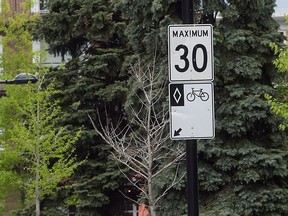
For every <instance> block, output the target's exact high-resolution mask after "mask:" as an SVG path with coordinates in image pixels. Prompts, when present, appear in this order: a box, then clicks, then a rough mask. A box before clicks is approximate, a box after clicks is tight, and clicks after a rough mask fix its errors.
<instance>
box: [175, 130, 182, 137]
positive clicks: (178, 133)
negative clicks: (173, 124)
mask: <svg viewBox="0 0 288 216" xmlns="http://www.w3.org/2000/svg"><path fill="white" fill-rule="evenodd" d="M181 131H182V128H179V129H178V130H177V131H176V130H175V131H174V136H180V132H181Z"/></svg>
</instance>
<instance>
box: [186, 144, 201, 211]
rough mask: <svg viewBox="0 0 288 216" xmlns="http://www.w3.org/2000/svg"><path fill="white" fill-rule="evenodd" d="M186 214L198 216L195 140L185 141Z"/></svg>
mask: <svg viewBox="0 0 288 216" xmlns="http://www.w3.org/2000/svg"><path fill="white" fill-rule="evenodd" d="M186 163H187V191H188V216H199V204H198V200H199V189H198V153H197V141H196V140H187V141H186Z"/></svg>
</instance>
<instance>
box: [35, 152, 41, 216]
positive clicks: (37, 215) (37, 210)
mask: <svg viewBox="0 0 288 216" xmlns="http://www.w3.org/2000/svg"><path fill="white" fill-rule="evenodd" d="M37 150H38V151H37V156H36V157H37V159H36V162H37V168H36V177H35V178H36V186H35V216H40V197H39V186H38V182H39V164H40V158H39V157H40V155H39V149H37Z"/></svg>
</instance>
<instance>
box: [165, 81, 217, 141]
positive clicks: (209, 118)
mask: <svg viewBox="0 0 288 216" xmlns="http://www.w3.org/2000/svg"><path fill="white" fill-rule="evenodd" d="M169 99H170V101H169V102H170V103H169V105H170V137H171V139H176V140H177V139H213V138H214V136H215V116H214V86H213V84H212V83H170V84H169Z"/></svg>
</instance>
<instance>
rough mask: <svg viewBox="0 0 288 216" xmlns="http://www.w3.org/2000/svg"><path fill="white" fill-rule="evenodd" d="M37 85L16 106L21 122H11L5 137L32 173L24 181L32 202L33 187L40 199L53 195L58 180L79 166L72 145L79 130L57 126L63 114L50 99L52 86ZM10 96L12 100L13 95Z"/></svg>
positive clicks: (29, 200)
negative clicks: (12, 123)
mask: <svg viewBox="0 0 288 216" xmlns="http://www.w3.org/2000/svg"><path fill="white" fill-rule="evenodd" d="M41 78H42V77H41ZM42 81H44V80H42ZM37 85H38V89H37V91H36V92H35V93H33V92H34V91H35V89H33V88H32V89H31V88H30V89H28V92H26V94H27V95H28V98H27V99H26V100H25V103H24V105H23V106H22V105H21V106H19V107H17V108H18V111H19V112H18V114H17V115H19V116H21V118H22V119H23V121H20V122H18V124H17V123H16V124H15V125H14V127H13V129H12V132H11V138H10V139H9V140H8V142H9V143H13V144H14V145H15V147H16V149H17V151H18V152H19V153H18V154H19V155H18V157H20V158H22V162H23V163H24V164H25V167H24V170H25V171H27V172H28V173H29V174H31V176H34V177H33V178H32V179H31V177H30V180H29V183H28V184H27V183H25V190H26V201H27V202H28V203H31V202H32V203H33V202H34V199H35V186H37V187H39V190H40V199H42V198H43V197H44V196H45V195H52V194H53V193H55V190H57V186H58V184H59V182H60V181H61V180H62V179H64V178H67V177H70V176H71V175H72V173H73V171H74V169H75V168H76V167H77V166H78V163H76V161H75V156H74V148H73V145H74V143H75V142H76V140H77V139H78V138H79V136H80V132H79V131H78V132H75V133H71V132H69V131H68V130H67V128H64V127H61V128H59V127H56V123H57V121H59V119H60V118H61V116H62V115H61V110H60V107H59V105H58V104H57V101H50V100H51V95H52V94H53V87H52V86H48V87H45V89H42V86H41V83H40V84H37ZM22 91H25V90H24V89H22ZM9 99H10V100H13V95H11V96H10V98H9Z"/></svg>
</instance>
